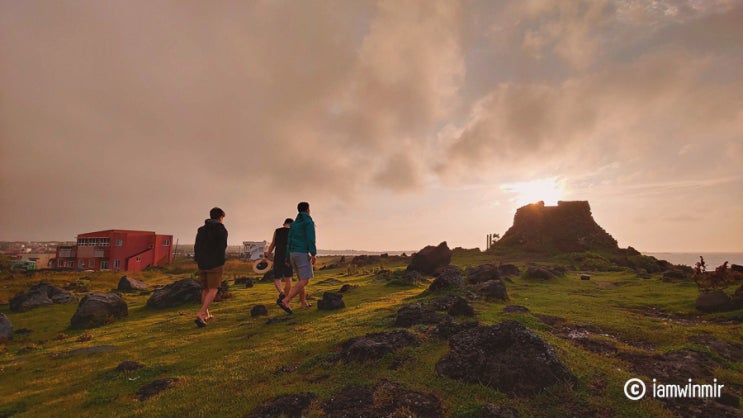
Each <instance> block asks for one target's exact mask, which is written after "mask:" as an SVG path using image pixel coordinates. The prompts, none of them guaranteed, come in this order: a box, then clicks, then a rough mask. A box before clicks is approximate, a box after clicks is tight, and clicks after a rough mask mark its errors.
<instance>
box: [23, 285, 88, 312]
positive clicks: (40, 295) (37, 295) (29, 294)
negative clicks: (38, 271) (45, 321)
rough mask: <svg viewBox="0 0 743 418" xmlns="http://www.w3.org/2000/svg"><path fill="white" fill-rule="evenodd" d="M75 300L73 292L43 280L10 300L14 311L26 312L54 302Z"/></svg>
mask: <svg viewBox="0 0 743 418" xmlns="http://www.w3.org/2000/svg"><path fill="white" fill-rule="evenodd" d="M73 300H75V297H74V296H73V295H72V293H70V292H68V291H66V290H64V289H61V288H59V287H55V286H52V285H49V284H47V283H43V282H42V283H39V284H37V285H35V286H33V287H32V288H31V289H29V290H28V291H26V292H21V293H18V294H17V295H15V296H14V297H13V298H12V299H11V300H10V310H11V311H13V312H26V311H30V310H31V309H34V308H38V307H39V306H46V305H51V304H54V303H69V302H72V301H73Z"/></svg>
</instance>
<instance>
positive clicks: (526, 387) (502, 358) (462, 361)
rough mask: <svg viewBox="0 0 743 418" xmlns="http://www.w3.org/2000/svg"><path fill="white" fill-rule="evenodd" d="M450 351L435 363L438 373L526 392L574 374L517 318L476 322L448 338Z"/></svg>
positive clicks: (572, 378)
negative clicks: (492, 321) (471, 327)
mask: <svg viewBox="0 0 743 418" xmlns="http://www.w3.org/2000/svg"><path fill="white" fill-rule="evenodd" d="M449 347H450V349H451V351H450V352H449V353H448V354H446V355H445V356H444V357H442V358H441V359H440V360H439V361H438V363H437V364H436V372H437V373H438V374H439V375H441V376H447V377H450V378H452V379H457V380H463V381H465V382H471V383H479V384H483V385H485V386H488V387H491V388H493V389H496V390H498V391H500V392H503V393H506V394H509V395H515V396H529V395H532V394H535V393H538V392H540V391H541V390H543V389H545V388H547V387H549V386H552V385H555V384H561V383H563V384H564V383H567V384H571V385H575V383H576V381H577V380H576V378H575V376H573V374H572V373H571V372H570V371H569V370H568V369H567V367H566V366H565V365H564V364H563V363H562V362H561V361H560V359H558V358H557V356H556V355H555V353H554V351H553V350H552V347H550V345H549V344H547V343H546V342H545V341H544V340H542V339H541V338H540V337H539V336H538V335H536V334H535V333H533V332H532V331H530V330H529V329H527V328H525V327H524V326H523V325H521V324H520V323H518V322H516V321H505V322H501V323H499V324H496V325H493V326H479V327H476V328H473V329H470V330H465V331H462V332H460V333H458V334H456V335H454V336H453V337H451V338H450V339H449Z"/></svg>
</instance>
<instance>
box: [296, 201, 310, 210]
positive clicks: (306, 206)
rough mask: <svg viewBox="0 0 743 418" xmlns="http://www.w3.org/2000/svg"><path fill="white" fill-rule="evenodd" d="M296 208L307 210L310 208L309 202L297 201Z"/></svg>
mask: <svg viewBox="0 0 743 418" xmlns="http://www.w3.org/2000/svg"><path fill="white" fill-rule="evenodd" d="M297 210H298V211H299V212H307V211H308V210H310V204H309V203H307V202H299V204H298V205H297Z"/></svg>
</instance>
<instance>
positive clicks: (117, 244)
mask: <svg viewBox="0 0 743 418" xmlns="http://www.w3.org/2000/svg"><path fill="white" fill-rule="evenodd" d="M116 246H117V247H123V246H124V240H123V239H117V240H116Z"/></svg>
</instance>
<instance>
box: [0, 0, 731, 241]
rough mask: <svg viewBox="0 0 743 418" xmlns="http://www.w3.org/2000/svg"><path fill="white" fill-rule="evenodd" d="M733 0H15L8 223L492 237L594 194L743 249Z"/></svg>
mask: <svg viewBox="0 0 743 418" xmlns="http://www.w3.org/2000/svg"><path fill="white" fill-rule="evenodd" d="M741 22H743V0H738V1H736V0H653V1H650V0H648V1H639V0H616V1H602V0H590V1H581V0H575V1H546V0H545V1H540V0H514V1H508V0H503V1H489V0H484V1H478V0H471V1H434V0H422V1H406V0H394V1H363V0H352V1H346V0H324V1H310V0H307V1H288V0H287V1H281V0H277V1H215V2H204V1H201V0H198V1H189V0H182V1H160V0H154V1H151V0H147V1H139V0H136V1H106V2H98V1H67V0H59V1H51V2H50V1H35V0H24V1H15V0H0V174H1V177H0V196H2V204H0V240H5V241H10V240H74V239H75V237H76V235H77V234H80V233H84V232H91V231H97V230H105V229H137V230H149V231H156V232H158V233H163V234H172V235H174V240H178V242H180V243H182V244H184V243H192V242H193V239H194V237H195V233H196V228H197V227H198V226H200V225H202V224H203V222H204V219H205V218H207V217H208V213H209V209H211V208H212V207H214V206H218V207H221V208H222V209H224V211H225V212H226V214H227V216H226V218H225V221H224V223H225V226H226V227H227V229H228V231H229V243H230V244H231V245H236V244H240V243H241V242H242V241H260V240H264V239H265V240H269V241H270V239H271V235H272V233H273V230H274V229H275V228H277V227H279V226H280V224H281V223H282V222H283V219H284V218H286V217H294V216H295V215H296V205H297V203H298V202H300V201H308V202H309V203H310V205H311V211H312V217H313V218H314V220H315V222H316V225H317V246H318V248H323V249H335V250H341V249H357V250H417V249H420V248H422V247H423V246H425V245H431V244H433V245H436V244H438V243H439V242H441V241H447V243H448V244H449V246H450V247H452V248H453V247H465V248H473V247H480V248H484V246H485V241H486V235H487V234H493V233H495V234H500V235H503V233H505V231H506V230H507V229H508V228H509V227H510V226H511V224H512V222H513V216H514V213H515V211H516V209H517V208H518V207H520V206H522V205H524V204H526V203H530V202H534V201H538V200H543V201H545V203H546V204H548V205H552V204H555V203H556V201H558V200H587V201H589V203H590V205H591V209H592V213H593V216H594V219H595V220H596V221H597V222H598V223H599V225H601V226H602V227H603V228H604V229H605V230H606V231H607V232H609V233H610V234H611V235H612V236H614V238H616V239H617V240H618V242H619V245H620V246H621V247H627V246H633V247H634V248H636V249H638V250H640V251H646V252H651V251H743V24H741Z"/></svg>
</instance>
